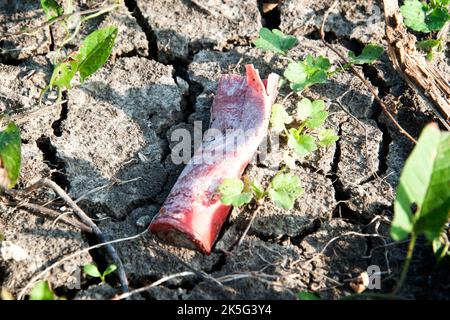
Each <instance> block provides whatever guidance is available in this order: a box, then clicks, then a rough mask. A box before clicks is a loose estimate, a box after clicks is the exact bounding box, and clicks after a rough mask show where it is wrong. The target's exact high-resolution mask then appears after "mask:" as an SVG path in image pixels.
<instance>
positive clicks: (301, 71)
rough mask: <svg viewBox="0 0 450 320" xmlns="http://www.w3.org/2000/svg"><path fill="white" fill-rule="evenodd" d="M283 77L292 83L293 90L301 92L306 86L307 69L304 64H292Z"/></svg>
mask: <svg viewBox="0 0 450 320" xmlns="http://www.w3.org/2000/svg"><path fill="white" fill-rule="evenodd" d="M283 76H284V77H285V78H286V79H288V80H289V82H290V83H291V88H292V90H295V91H301V90H303V88H304V85H305V84H306V78H307V73H306V68H305V65H304V64H303V63H299V62H291V63H289V65H288V66H287V68H286V70H285V71H284V73H283Z"/></svg>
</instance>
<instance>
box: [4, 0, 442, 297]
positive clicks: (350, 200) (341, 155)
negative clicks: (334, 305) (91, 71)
mask: <svg viewBox="0 0 450 320" xmlns="http://www.w3.org/2000/svg"><path fill="white" fill-rule="evenodd" d="M75 2H77V4H78V6H79V8H80V9H86V8H87V7H88V2H89V1H82V0H79V1H75ZM328 5H329V2H328V1H322V0H314V1H312V0H311V1H310V0H285V1H283V2H282V4H280V6H278V7H277V8H276V9H275V10H274V11H272V12H269V13H267V14H264V13H262V10H261V3H259V2H258V1H257V0H251V1H238V0H227V1H219V0H208V1H188V0H165V1H146V0H126V1H125V3H124V4H123V5H122V6H121V7H120V9H119V10H117V11H115V12H112V13H109V14H107V15H105V16H102V17H99V18H96V19H94V20H92V21H89V22H88V23H87V24H86V25H85V26H84V27H83V30H82V31H81V33H80V35H79V37H78V39H74V40H73V44H71V45H69V47H73V48H75V44H76V43H79V41H80V39H82V38H83V37H84V36H85V35H87V34H88V33H89V32H90V31H92V30H94V29H95V28H98V27H103V26H107V25H115V26H117V27H118V28H119V34H118V38H117V40H116V45H115V47H114V49H113V51H112V54H111V58H110V59H109V61H108V63H107V64H106V65H105V66H104V67H103V68H102V69H100V70H99V71H98V72H97V73H96V74H95V75H93V76H92V77H90V78H89V79H88V80H87V81H86V82H85V83H83V84H80V83H77V84H76V85H74V87H73V88H72V89H71V90H69V91H67V92H66V93H65V94H64V95H63V100H64V103H62V104H60V105H52V104H49V105H44V106H40V105H39V93H40V91H41V90H42V89H43V88H44V87H45V86H46V84H47V83H48V80H49V78H50V75H51V71H52V66H51V62H50V61H51V60H50V59H51V54H49V52H50V51H51V50H52V49H53V48H54V46H55V45H54V43H55V41H56V42H58V41H59V40H60V39H62V37H63V35H64V34H63V30H60V29H58V28H57V27H52V28H50V29H49V28H45V29H42V30H40V31H39V32H37V33H35V34H33V35H21V36H15V37H12V38H8V39H3V40H1V41H0V111H1V112H7V113H9V114H11V115H12V117H13V118H14V119H17V123H18V124H19V125H20V129H21V134H22V143H23V168H22V171H21V177H20V183H19V187H24V186H28V185H30V184H31V183H33V182H34V181H36V180H37V179H39V178H42V177H47V178H50V179H52V180H53V181H55V182H56V183H57V184H58V185H60V186H61V187H63V188H64V189H65V190H66V191H67V192H68V194H69V195H70V196H71V197H72V198H73V199H79V205H80V206H81V207H82V208H83V210H85V211H86V212H87V213H88V214H89V215H90V216H91V217H92V218H93V219H96V220H95V221H96V223H97V224H98V226H99V227H100V229H101V230H102V231H103V232H104V233H105V235H106V237H107V238H108V239H117V238H121V237H127V236H131V235H134V234H137V233H138V232H142V231H143V230H144V228H145V227H146V226H147V225H148V223H149V222H150V220H151V218H152V217H153V216H154V215H155V214H156V213H157V212H158V210H159V207H160V206H161V204H162V203H163V201H164V200H165V197H166V196H167V194H168V193H169V191H170V189H171V188H172V186H173V184H174V183H175V181H176V179H177V177H178V175H179V173H180V172H181V170H182V169H183V166H182V165H175V164H173V162H172V161H171V156H170V154H171V148H173V146H174V145H175V143H174V142H173V141H171V133H172V132H173V131H174V130H175V129H177V128H185V129H187V130H190V131H192V130H193V126H194V122H196V121H201V122H202V123H203V129H204V130H205V129H207V126H208V123H209V109H210V107H211V104H212V100H213V98H214V93H215V91H216V88H217V80H218V78H219V76H220V75H221V74H223V73H228V72H235V73H243V66H244V65H245V64H246V63H253V64H254V65H255V67H256V68H257V69H259V71H260V74H261V75H262V76H263V77H265V76H267V75H268V74H269V73H270V72H271V71H273V72H277V73H280V72H281V70H282V69H283V65H284V62H283V61H282V60H280V59H279V58H277V57H276V56H274V55H272V54H271V53H264V52H262V51H260V50H259V49H256V48H253V47H252V46H251V45H250V44H251V40H252V39H254V38H255V37H256V36H257V33H258V30H259V29H260V28H261V27H263V26H268V27H270V28H275V27H276V28H280V29H281V30H282V31H284V32H285V33H290V34H294V35H296V36H297V37H298V38H299V45H298V46H297V47H295V48H294V49H293V52H292V55H293V58H303V57H304V56H305V55H306V54H308V53H311V54H313V55H325V56H328V57H329V58H330V60H331V61H332V62H337V61H338V57H337V56H336V55H335V54H334V53H333V52H332V51H330V50H329V49H327V48H326V47H325V46H324V45H323V43H322V42H321V41H320V39H319V36H318V35H319V28H320V24H321V21H322V17H323V13H324V12H325V11H326V10H327V9H328ZM380 6H381V4H380V3H379V1H376V0H356V1H355V0H348V1H347V0H343V1H341V3H340V4H339V5H338V7H337V10H335V11H334V12H332V14H331V16H330V20H329V23H328V24H327V25H326V28H325V31H326V37H327V39H328V40H329V41H331V42H332V43H333V46H334V47H335V48H337V49H338V50H340V51H341V52H343V53H344V54H345V53H346V52H347V51H348V50H353V51H355V52H356V53H359V52H360V51H361V50H362V48H363V47H364V45H365V44H367V43H369V42H375V43H378V44H380V45H383V46H385V41H384V22H383V20H382V18H381V17H382V12H383V11H382V8H380ZM38 9H39V3H38V2H37V1H34V0H22V1H10V0H7V1H2V3H1V4H0V32H6V31H9V30H11V29H13V28H17V26H16V25H17V23H18V22H19V21H20V22H21V23H28V22H26V21H29V23H30V24H31V25H37V24H39V23H42V22H43V21H45V17H44V14H43V13H42V11H39V10H38ZM377 15H378V16H377ZM24 21H25V22H24ZM447 50H448V49H447ZM439 59H440V60H439ZM439 59H437V61H436V62H435V63H436V64H437V65H438V67H439V68H440V70H441V71H442V74H444V75H447V76H448V75H449V74H450V73H449V64H448V63H449V52H448V51H447V52H446V56H445V54H444V55H443V56H442V57H440V58H439ZM362 71H363V73H364V75H365V76H366V78H367V79H369V80H370V82H371V84H372V85H373V86H374V88H375V89H376V91H377V92H378V94H379V96H380V98H382V99H385V101H386V102H387V103H389V104H390V105H393V108H394V104H395V109H396V114H395V116H396V118H397V119H398V121H399V122H400V124H401V125H402V126H403V127H404V128H405V129H406V130H407V131H408V132H410V133H411V134H412V135H413V136H414V137H417V136H418V134H419V133H420V131H421V130H422V128H423V127H424V126H425V125H426V124H427V123H428V122H430V121H432V120H433V115H432V112H431V111H430V110H429V108H428V107H427V104H426V102H425V101H424V100H422V98H421V97H420V96H419V95H417V94H416V93H415V92H414V91H412V90H411V89H409V88H408V86H407V84H406V83H405V82H404V81H403V80H402V79H401V78H400V76H399V75H398V74H397V73H396V72H395V70H394V69H393V68H392V65H391V63H390V61H389V59H388V57H387V55H386V54H383V56H382V58H381V60H380V61H379V62H377V63H376V64H375V65H374V66H365V67H363V68H362ZM304 96H305V97H308V98H311V99H319V98H320V99H323V100H325V102H326V105H327V108H328V110H329V112H330V114H331V116H330V117H329V119H328V123H327V126H328V127H331V128H333V129H334V130H335V131H336V132H338V133H339V135H340V137H341V139H340V140H339V141H338V142H337V143H336V145H335V146H331V147H328V148H327V149H323V150H320V151H318V152H317V153H315V154H314V155H311V156H309V157H307V158H306V159H303V160H302V161H300V162H297V166H296V168H295V169H293V170H292V171H293V173H294V174H296V175H298V176H299V177H300V178H301V181H302V186H303V188H304V189H305V193H304V194H303V195H302V197H300V198H299V199H298V200H297V202H296V204H295V207H294V209H292V210H290V211H284V210H280V209H278V208H276V207H274V206H272V205H271V204H270V203H266V204H264V206H263V208H262V210H261V212H260V214H259V215H258V216H257V217H256V219H255V221H254V223H253V224H252V227H251V228H250V231H249V234H248V236H247V237H246V238H245V240H244V242H243V244H242V245H241V246H240V247H239V248H236V247H235V243H236V241H237V240H238V239H239V237H240V236H241V234H242V232H243V231H244V229H245V228H246V226H247V224H248V222H249V219H250V216H251V213H250V212H248V211H247V209H234V210H233V211H232V213H231V214H230V217H229V218H228V220H227V221H226V223H225V225H224V227H223V230H222V231H221V233H220V236H219V238H218V240H217V242H216V244H215V246H214V249H213V252H212V253H211V255H209V256H205V255H202V254H200V253H198V252H194V251H190V250H187V249H181V248H174V247H171V246H167V245H165V244H160V246H161V247H162V248H163V249H165V250H164V251H158V250H155V249H154V242H155V239H153V237H152V235H150V234H149V235H148V236H146V237H144V238H140V239H138V240H134V241H129V242H123V243H119V244H117V245H115V247H116V249H117V250H118V253H119V255H120V257H121V258H122V261H123V263H124V267H125V271H126V273H127V276H128V278H129V280H130V286H131V288H139V287H141V286H144V285H148V284H150V283H152V282H153V281H156V280H158V279H160V278H161V277H163V276H167V275H170V274H174V273H177V272H182V271H187V269H186V266H185V265H184V264H183V263H180V259H181V260H182V261H184V262H185V263H187V264H188V265H190V266H191V267H192V268H195V269H197V270H201V271H204V272H206V273H207V274H209V275H211V276H213V277H215V278H221V279H226V282H225V283H224V286H219V285H217V284H215V283H214V282H211V281H207V280H205V279H202V278H197V277H192V276H191V277H186V278H180V279H174V280H171V281H169V282H167V283H165V284H163V285H161V286H158V287H155V288H151V289H149V290H147V291H146V292H144V293H141V294H139V295H136V296H135V298H137V299H243V298H246V299H295V298H296V293H297V292H298V291H304V290H308V291H314V292H317V293H318V294H319V295H320V296H321V297H322V298H326V299H337V298H340V297H342V296H345V295H348V294H350V293H352V292H353V291H352V289H351V288H350V287H349V280H350V279H352V278H354V277H355V276H357V275H359V274H360V273H361V272H363V271H365V270H366V269H367V267H369V266H371V265H377V266H379V268H380V270H381V272H382V276H381V290H380V292H389V291H390V290H391V289H392V287H393V285H394V284H395V279H397V278H398V276H399V273H400V270H401V266H402V263H403V259H404V257H405V254H406V244H393V243H392V240H391V239H390V238H389V237H388V236H389V221H390V220H391V219H392V204H393V200H394V199H395V188H396V185H397V183H398V179H399V176H400V172H401V168H402V167H403V164H404V161H405V159H406V157H407V156H408V154H409V153H410V151H411V149H412V147H413V146H412V144H411V143H410V142H409V141H408V140H407V139H406V138H405V137H404V136H402V135H401V134H400V133H399V132H398V129H397V128H396V127H395V126H394V125H393V124H392V123H391V122H390V120H389V119H388V118H387V117H386V116H385V114H384V113H383V112H382V110H381V107H380V106H379V105H378V104H377V103H376V102H374V99H373V97H372V96H371V94H370V93H369V92H368V90H367V89H365V87H364V85H363V84H362V82H361V81H360V80H359V79H358V78H356V77H354V76H353V75H352V74H350V73H344V74H341V75H339V76H337V77H334V78H332V79H331V80H329V81H328V82H327V83H326V84H324V85H316V86H314V87H312V88H311V89H308V90H306V91H305V92H304ZM279 99H282V97H281V96H280V97H279ZM280 101H281V100H280ZM338 101H341V104H339V103H338ZM394 102H395V103H394ZM292 103H294V101H292ZM284 151H286V150H284V149H283V148H282V149H281V150H279V151H275V152H271V153H269V155H268V157H267V158H266V159H265V160H264V161H262V162H259V163H256V164H251V165H249V167H248V168H247V169H246V174H247V175H248V176H249V177H251V178H254V179H257V180H258V181H260V182H261V183H263V184H267V183H268V181H269V180H270V177H271V176H273V174H274V173H275V172H276V171H277V170H278V164H280V163H281V162H282V155H283V152H284ZM32 201H33V202H35V203H39V204H44V203H47V202H49V201H51V203H50V207H52V208H53V209H56V210H59V211H61V212H64V211H65V210H67V208H65V207H64V204H63V203H62V202H60V201H59V200H58V199H57V198H56V196H55V194H53V192H51V191H46V190H42V191H40V192H39V193H38V194H36V195H35V196H34V198H33V199H32ZM0 232H1V234H2V235H3V237H4V241H3V242H2V248H6V246H7V245H9V246H12V245H15V246H19V247H21V248H22V249H23V252H24V254H23V256H21V257H20V259H15V258H13V257H11V256H8V255H5V254H2V256H0V283H1V286H3V287H6V288H7V289H8V290H9V291H10V292H11V293H13V294H17V293H18V292H19V291H20V290H21V289H22V288H23V287H24V286H25V285H26V284H27V282H28V281H29V280H30V279H31V278H32V277H33V276H34V275H36V274H37V273H38V272H39V271H42V270H43V269H45V268H46V267H47V266H49V265H50V264H51V263H53V262H55V261H57V260H59V259H61V258H62V257H64V256H65V255H67V254H69V253H71V252H74V251H76V250H79V249H83V248H87V247H88V246H90V245H92V244H95V243H96V239H95V237H93V236H92V235H89V234H85V233H81V232H80V231H79V230H78V229H76V228H73V227H70V226H67V225H65V224H63V223H61V222H58V223H56V224H55V223H54V222H53V220H51V219H49V218H48V217H43V216H42V215H40V214H37V213H34V212H31V211H26V210H24V209H20V208H17V207H14V206H7V205H6V204H5V203H4V202H0ZM368 235H371V236H368ZM374 235H376V236H374ZM331 240H333V241H332V242H330V241H331ZM324 248H325V250H323V249H324ZM4 251H5V250H4ZM2 252H3V251H2ZM319 253H322V254H319ZM312 258H314V259H312ZM89 262H91V263H92V262H95V263H97V264H98V265H99V266H100V267H106V266H107V265H108V264H109V263H110V262H111V261H109V257H108V255H107V254H106V251H105V250H101V249H100V250H94V251H92V252H91V253H90V254H83V255H80V256H79V257H77V258H75V259H72V260H70V261H67V262H66V263H64V264H62V265H61V266H60V267H58V268H56V269H55V270H53V271H52V272H51V274H49V275H48V277H47V279H48V280H49V281H50V283H51V284H52V286H53V288H55V292H56V293H57V294H59V295H65V296H66V297H68V298H79V299H89V298H94V299H108V298H112V297H113V296H114V295H116V294H118V293H120V290H119V283H118V281H117V279H115V278H114V277H111V278H110V279H109V281H108V283H107V284H99V283H98V282H96V281H94V280H92V279H91V278H87V277H86V276H85V275H83V274H81V275H80V278H79V284H80V285H79V286H78V287H76V288H73V287H71V286H68V285H67V284H68V283H69V282H70V281H73V277H74V274H77V273H76V270H79V268H80V267H81V266H83V265H84V264H86V263H89ZM448 270H449V269H448V266H445V265H437V264H436V263H435V260H434V257H433V255H432V252H431V249H430V248H429V246H428V245H427V244H426V243H425V241H424V240H423V239H420V240H419V245H418V249H417V251H416V253H415V258H414V260H413V264H412V267H411V271H410V273H409V274H410V276H409V278H408V279H407V283H406V284H405V286H404V288H403V290H402V292H401V293H400V294H401V296H402V297H405V298H416V299H419V298H427V299H429V298H438V299H439V298H440V299H448V298H449V297H450V288H449V287H448V283H449V280H450V273H449V272H448Z"/></svg>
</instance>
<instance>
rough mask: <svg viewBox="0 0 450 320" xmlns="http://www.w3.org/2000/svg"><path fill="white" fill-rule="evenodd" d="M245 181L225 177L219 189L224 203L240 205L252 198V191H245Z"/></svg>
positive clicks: (234, 205)
mask: <svg viewBox="0 0 450 320" xmlns="http://www.w3.org/2000/svg"><path fill="white" fill-rule="evenodd" d="M243 190H244V182H242V181H241V180H240V179H237V178H230V179H224V180H223V181H222V183H221V184H220V185H219V188H218V191H219V194H220V200H221V202H222V203H223V204H226V205H232V206H233V207H240V206H242V205H244V204H247V203H249V202H250V201H251V200H252V193H251V192H243Z"/></svg>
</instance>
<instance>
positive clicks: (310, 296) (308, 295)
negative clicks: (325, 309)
mask: <svg viewBox="0 0 450 320" xmlns="http://www.w3.org/2000/svg"><path fill="white" fill-rule="evenodd" d="M297 298H298V299H299V300H320V298H319V297H318V296H317V295H315V294H314V293H312V292H307V291H300V292H299V293H298V294H297Z"/></svg>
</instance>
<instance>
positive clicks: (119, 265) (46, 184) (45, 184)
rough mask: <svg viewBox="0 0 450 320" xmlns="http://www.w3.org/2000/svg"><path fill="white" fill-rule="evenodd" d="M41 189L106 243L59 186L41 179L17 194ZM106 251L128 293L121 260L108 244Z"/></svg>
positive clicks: (89, 219)
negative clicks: (57, 198) (53, 194)
mask: <svg viewBox="0 0 450 320" xmlns="http://www.w3.org/2000/svg"><path fill="white" fill-rule="evenodd" d="M41 187H47V188H50V189H52V190H54V191H55V192H56V193H57V194H58V195H59V196H60V197H61V199H63V200H64V201H65V202H66V203H67V204H68V205H69V206H70V207H71V208H72V209H73V211H74V213H75V214H76V215H77V216H78V217H79V218H80V220H81V221H82V222H83V223H85V224H86V225H88V226H89V227H91V228H92V231H93V233H94V234H95V235H96V236H97V238H98V240H99V241H100V242H105V241H106V240H105V237H104V235H103V233H102V232H101V230H100V229H99V227H97V225H96V224H95V223H94V222H93V221H92V220H91V218H90V217H89V216H88V215H87V214H86V213H84V211H83V210H81V208H80V207H79V206H78V205H77V204H76V203H75V201H73V200H72V199H71V198H70V197H69V195H68V194H67V193H66V192H65V191H64V190H63V189H62V188H61V187H60V186H58V185H57V184H56V183H55V182H54V181H52V180H50V179H47V178H43V179H41V180H39V181H37V182H36V183H34V184H33V185H31V186H29V187H27V188H25V189H23V190H20V191H19V192H18V193H30V192H32V191H34V190H36V189H39V188H41ZM106 250H107V251H108V252H109V254H110V255H111V258H112V259H113V261H114V263H115V264H116V265H117V272H118V274H119V280H120V283H121V285H122V290H123V291H124V292H128V291H129V289H128V279H127V275H126V273H125V269H124V267H123V264H122V260H121V259H120V257H119V255H118V254H117V252H116V249H114V247H113V246H112V245H110V244H108V245H106Z"/></svg>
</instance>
